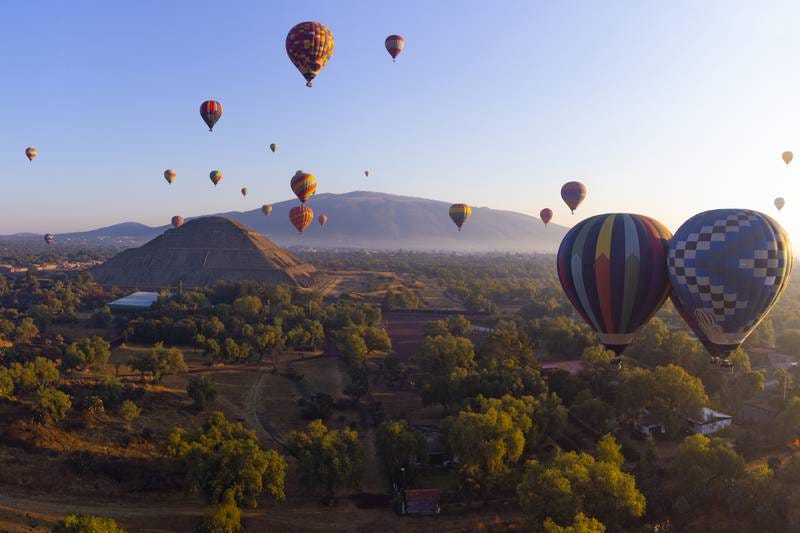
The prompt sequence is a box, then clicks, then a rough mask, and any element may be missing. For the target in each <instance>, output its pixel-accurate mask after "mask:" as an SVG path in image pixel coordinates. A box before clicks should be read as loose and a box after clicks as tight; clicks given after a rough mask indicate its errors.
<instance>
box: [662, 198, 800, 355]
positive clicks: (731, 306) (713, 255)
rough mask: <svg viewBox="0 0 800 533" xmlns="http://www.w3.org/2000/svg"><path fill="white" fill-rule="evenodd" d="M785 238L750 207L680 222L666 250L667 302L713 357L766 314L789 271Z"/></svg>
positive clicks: (729, 347) (743, 336) (735, 343)
mask: <svg viewBox="0 0 800 533" xmlns="http://www.w3.org/2000/svg"><path fill="white" fill-rule="evenodd" d="M792 257H793V255H792V246H791V243H790V242H789V236H788V235H787V234H786V232H785V231H784V230H783V228H782V227H781V226H780V224H778V223H777V222H776V221H775V220H773V219H772V218H770V217H768V216H767V215H764V214H762V213H759V212H757V211H750V210H749V209H716V210H714V211H706V212H704V213H700V214H697V215H695V216H693V217H692V218H690V219H689V220H687V221H686V222H684V223H683V224H682V225H681V227H680V228H678V231H676V232H675V237H673V238H672V242H671V243H670V246H669V256H668V259H667V266H668V269H669V277H670V281H671V282H672V301H673V303H674V304H675V307H676V309H677V310H678V312H679V313H680V314H681V316H682V317H683V319H684V320H685V321H686V323H687V324H688V325H689V327H690V328H692V331H694V332H695V334H696V335H697V338H698V339H700V341H701V342H702V343H703V344H704V345H705V347H706V349H708V351H709V352H710V353H711V355H712V356H714V357H725V356H727V355H728V354H730V353H731V352H732V351H734V350H736V348H738V347H739V346H741V344H742V343H743V342H744V341H745V339H746V338H747V336H748V335H749V334H750V332H752V331H753V329H755V327H756V326H757V325H758V324H759V322H761V320H762V319H763V318H764V317H765V316H766V315H767V313H768V312H769V310H770V309H772V306H773V305H775V303H776V302H777V301H778V297H779V296H780V295H781V293H782V292H783V290H784V289H785V288H786V284H787V283H788V282H789V275H790V274H791V272H792V264H793V259H792Z"/></svg>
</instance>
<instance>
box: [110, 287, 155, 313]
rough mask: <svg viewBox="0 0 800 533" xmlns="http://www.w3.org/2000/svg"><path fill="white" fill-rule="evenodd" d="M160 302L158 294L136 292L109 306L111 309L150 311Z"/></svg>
mask: <svg viewBox="0 0 800 533" xmlns="http://www.w3.org/2000/svg"><path fill="white" fill-rule="evenodd" d="M157 301H158V293H157V292H142V291H139V292H134V293H133V294H129V295H128V296H125V297H124V298H120V299H119V300H114V301H113V302H111V303H109V304H108V307H110V308H111V309H150V308H151V307H152V306H153V304H154V303H156V302H157Z"/></svg>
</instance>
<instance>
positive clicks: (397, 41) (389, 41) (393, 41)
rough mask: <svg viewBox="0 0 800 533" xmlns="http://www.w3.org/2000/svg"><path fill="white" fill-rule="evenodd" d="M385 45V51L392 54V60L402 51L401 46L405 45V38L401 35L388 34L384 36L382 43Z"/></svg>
mask: <svg viewBox="0 0 800 533" xmlns="http://www.w3.org/2000/svg"><path fill="white" fill-rule="evenodd" d="M383 44H384V45H385V46H386V51H387V52H389V55H390V56H392V62H394V61H395V60H396V59H397V56H399V55H400V52H402V51H403V47H404V46H405V45H406V40H405V39H403V37H402V35H390V36H388V37H387V38H386V41H384V43H383Z"/></svg>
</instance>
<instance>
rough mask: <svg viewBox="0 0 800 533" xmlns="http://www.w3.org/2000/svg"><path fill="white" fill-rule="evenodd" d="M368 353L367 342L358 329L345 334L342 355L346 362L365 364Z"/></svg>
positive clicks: (349, 363)
mask: <svg viewBox="0 0 800 533" xmlns="http://www.w3.org/2000/svg"><path fill="white" fill-rule="evenodd" d="M368 353H369V349H368V348H367V343H366V342H364V338H363V337H362V336H361V335H359V334H358V333H357V332H356V331H350V332H349V333H347V334H346V335H345V338H344V342H343V343H342V357H343V359H344V361H345V363H346V364H348V365H355V364H363V363H364V362H365V361H366V359H367V354H368Z"/></svg>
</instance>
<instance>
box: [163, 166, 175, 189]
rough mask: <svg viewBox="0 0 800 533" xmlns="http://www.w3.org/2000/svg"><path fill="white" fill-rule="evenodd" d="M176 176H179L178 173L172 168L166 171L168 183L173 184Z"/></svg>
mask: <svg viewBox="0 0 800 533" xmlns="http://www.w3.org/2000/svg"><path fill="white" fill-rule="evenodd" d="M176 177H178V173H177V172H175V171H174V170H172V169H171V168H168V169H167V170H165V171H164V179H165V180H167V183H169V184H170V185H172V182H173V181H175V178H176Z"/></svg>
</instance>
